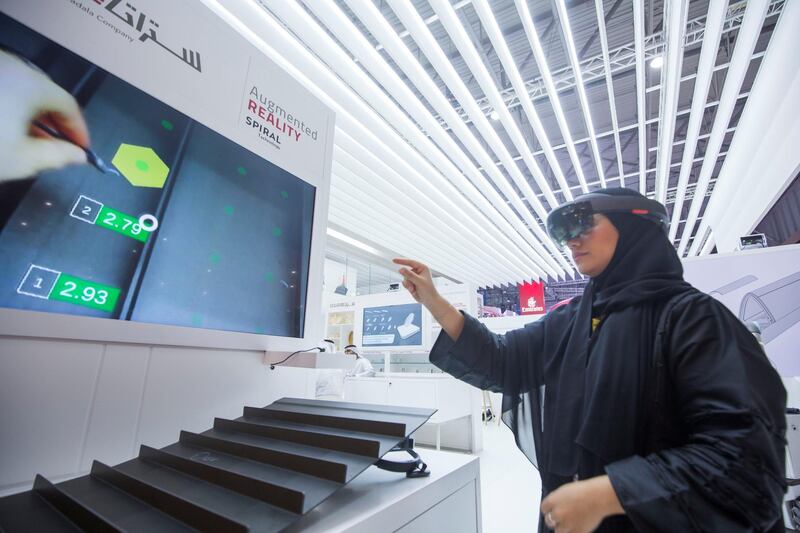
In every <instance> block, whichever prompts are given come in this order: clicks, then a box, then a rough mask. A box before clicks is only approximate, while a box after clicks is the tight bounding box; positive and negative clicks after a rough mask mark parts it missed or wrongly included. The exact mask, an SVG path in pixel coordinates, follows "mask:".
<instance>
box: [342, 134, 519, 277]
mask: <svg viewBox="0 0 800 533" xmlns="http://www.w3.org/2000/svg"><path fill="white" fill-rule="evenodd" d="M340 135H344V134H343V133H340ZM334 163H336V164H338V165H340V166H341V167H344V168H346V169H348V170H349V171H350V172H351V173H352V175H353V179H352V180H350V181H358V184H359V186H360V187H362V188H364V189H367V190H371V191H372V193H373V194H376V195H378V197H380V198H381V199H382V200H383V204H384V206H385V208H387V209H392V208H393V206H395V205H397V206H398V207H400V208H401V209H406V210H407V211H406V215H407V217H406V222H405V223H404V224H401V226H399V227H405V226H407V225H408V223H409V222H408V221H417V223H419V224H420V225H421V228H422V229H427V231H422V232H420V237H421V238H423V239H425V238H427V236H428V234H429V232H435V234H436V235H437V236H438V239H439V242H441V243H442V248H443V249H444V250H447V252H448V253H450V254H454V255H455V256H456V257H458V256H459V255H463V254H465V253H466V251H467V250H470V251H469V253H468V254H467V255H466V257H462V259H463V260H466V261H467V263H468V264H469V265H470V267H471V268H476V269H478V270H479V271H480V270H481V269H483V268H485V269H486V272H485V274H488V273H489V271H490V269H491V270H492V271H494V272H496V273H497V274H500V275H502V276H505V277H506V278H507V279H515V278H517V277H520V276H522V277H524V276H525V272H524V270H521V269H514V268H507V267H508V266H509V265H508V264H503V263H501V262H500V261H498V260H497V259H496V258H494V257H492V256H491V254H490V255H489V257H486V258H479V257H478V256H476V255H475V254H473V253H472V251H471V246H470V244H469V241H468V240H466V239H464V235H463V230H462V228H461V225H460V221H459V220H458V219H457V218H456V217H455V216H454V215H453V214H450V213H448V214H447V215H439V216H437V215H436V214H435V213H436V211H437V206H436V205H435V203H434V202H433V201H432V200H431V199H430V198H429V197H428V196H427V195H425V194H422V193H421V192H420V191H418V190H416V189H414V188H413V187H408V186H407V185H406V184H405V183H404V180H403V179H402V178H401V177H400V176H399V175H396V174H387V173H385V172H381V171H380V170H379V169H378V170H373V169H372V168H370V166H369V165H370V163H371V162H370V161H369V160H364V159H362V158H360V157H358V156H357V155H353V154H350V153H349V152H347V151H346V150H345V149H344V148H342V147H341V146H340V145H337V146H335V147H334ZM340 175H342V176H343V177H345V176H346V175H347V174H346V173H344V172H340ZM394 178H397V179H394ZM378 190H380V191H381V192H380V193H379V192H378ZM374 201H377V198H376V199H375V200H373V202H374ZM442 222H445V223H444V224H443V223H442ZM451 244H452V247H451ZM459 250H461V251H460V252H459ZM478 264H480V265H481V266H478Z"/></svg>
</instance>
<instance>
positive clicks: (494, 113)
mask: <svg viewBox="0 0 800 533" xmlns="http://www.w3.org/2000/svg"><path fill="white" fill-rule="evenodd" d="M489 118H490V119H492V120H500V115H499V114H497V111H492V112H491V113H489Z"/></svg>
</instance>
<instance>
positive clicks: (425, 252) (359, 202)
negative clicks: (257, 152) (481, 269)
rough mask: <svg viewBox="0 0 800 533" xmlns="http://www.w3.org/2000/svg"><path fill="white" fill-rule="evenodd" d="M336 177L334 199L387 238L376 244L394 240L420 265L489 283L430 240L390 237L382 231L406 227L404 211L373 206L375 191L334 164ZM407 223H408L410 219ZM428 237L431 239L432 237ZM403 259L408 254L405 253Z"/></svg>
mask: <svg viewBox="0 0 800 533" xmlns="http://www.w3.org/2000/svg"><path fill="white" fill-rule="evenodd" d="M332 176H333V178H332V181H331V186H332V187H331V191H332V192H331V197H332V198H339V200H341V204H340V207H343V208H344V209H346V210H347V211H348V212H357V213H359V215H363V216H366V217H367V218H368V220H369V221H370V227H371V228H373V229H377V230H378V234H379V235H381V236H383V238H382V240H379V241H376V242H380V243H381V244H382V245H384V246H387V245H391V244H392V240H394V242H395V243H403V246H404V247H405V248H404V249H398V250H397V251H398V252H406V251H407V250H415V254H414V256H415V257H418V258H419V260H420V261H422V262H424V263H426V264H427V263H431V264H432V265H437V266H435V267H434V266H432V268H436V269H437V270H439V271H441V272H445V273H447V272H463V273H464V274H465V275H467V276H469V277H470V278H471V279H472V280H473V281H478V280H479V281H480V283H481V284H482V285H483V284H486V283H487V282H488V281H489V279H488V277H487V276H486V275H485V274H483V275H480V274H476V272H477V271H476V269H475V268H474V267H470V266H467V265H465V264H464V261H463V259H462V258H459V257H458V256H455V255H452V254H450V253H448V252H447V251H445V249H444V248H442V247H441V246H437V245H436V244H435V243H432V241H430V240H428V239H426V238H422V236H421V235H409V234H404V233H403V232H397V231H393V232H391V233H387V231H385V230H381V227H383V228H396V227H398V225H399V226H402V225H403V222H404V217H402V216H401V215H400V212H402V210H401V209H398V210H397V211H393V210H391V209H384V208H382V207H381V206H378V205H375V204H371V200H370V199H371V198H373V199H374V196H373V195H374V194H375V191H370V192H369V193H368V192H367V191H366V190H365V189H364V188H363V187H361V186H359V184H357V183H356V182H355V181H354V180H353V178H354V177H355V175H354V173H352V172H350V171H348V170H347V169H346V168H344V167H342V166H341V165H336V164H334V168H333V170H332ZM333 209H335V208H334V207H333V205H332V206H331V210H333ZM405 220H408V219H407V218H406V219H405ZM428 236H430V233H429V234H428ZM390 248H392V249H394V248H395V247H394V246H390ZM402 255H407V254H406V253H403V254H402Z"/></svg>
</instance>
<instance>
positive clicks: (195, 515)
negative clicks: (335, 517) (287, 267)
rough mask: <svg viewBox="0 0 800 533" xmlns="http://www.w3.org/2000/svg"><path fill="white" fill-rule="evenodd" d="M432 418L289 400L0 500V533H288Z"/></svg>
mask: <svg viewBox="0 0 800 533" xmlns="http://www.w3.org/2000/svg"><path fill="white" fill-rule="evenodd" d="M434 412H435V411H434V410H432V409H416V408H405V407H391V406H376V405H366V404H355V403H348V402H330V401H321V400H302V399H291V398H284V399H282V400H278V401H277V402H275V403H273V404H271V405H268V406H266V407H245V408H244V411H243V416H241V417H239V418H237V419H236V420H226V419H221V418H217V419H215V420H214V427H213V428H212V429H209V430H207V431H204V432H202V433H192V432H188V431H182V432H181V433H180V439H179V441H178V442H176V443H174V444H171V445H169V446H166V447H164V448H161V449H155V448H151V447H149V446H142V447H141V449H140V451H139V457H137V458H135V459H132V460H130V461H126V462H124V463H122V464H119V465H116V466H113V467H112V466H107V465H104V464H102V463H100V462H98V461H95V462H94V464H93V465H92V471H91V473H90V474H89V475H87V476H83V477H80V478H76V479H72V480H69V481H65V482H62V483H58V484H52V483H50V482H49V481H48V480H46V479H45V478H44V477H42V476H37V478H36V481H35V482H34V486H33V489H32V490H30V491H27V492H23V493H20V494H14V495H12V496H7V497H5V498H0V531H4V532H8V533H13V532H17V531H26V532H27V531H37V532H38V531H41V532H44V533H48V532H61V531H191V530H200V531H234V532H235V531H263V532H275V531H281V530H283V529H285V528H286V527H288V526H289V525H291V524H292V523H294V522H295V521H296V520H297V519H299V518H300V517H301V516H302V515H303V514H305V513H307V512H308V511H310V510H311V509H313V508H314V507H315V506H317V505H318V504H320V503H321V502H322V501H323V500H325V499H326V498H328V497H330V496H331V495H332V494H333V493H334V492H336V491H337V490H339V489H340V488H341V487H343V486H344V485H345V484H346V483H348V482H350V481H351V480H352V479H353V478H354V477H356V476H357V475H358V474H360V473H361V472H363V471H364V470H365V469H367V468H368V467H369V466H371V465H372V464H374V463H375V462H376V461H377V460H378V459H380V458H381V457H383V455H384V454H386V453H387V452H389V451H390V450H391V449H392V448H393V447H395V446H397V445H398V444H399V443H401V442H403V441H405V440H406V438H407V437H408V436H409V435H410V434H411V433H413V432H414V431H416V430H417V429H418V428H419V427H420V426H421V425H422V424H424V423H425V422H426V421H427V420H428V419H429V418H430V417H431V416H432V415H433V414H434Z"/></svg>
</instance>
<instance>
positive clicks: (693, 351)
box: [395, 189, 786, 533]
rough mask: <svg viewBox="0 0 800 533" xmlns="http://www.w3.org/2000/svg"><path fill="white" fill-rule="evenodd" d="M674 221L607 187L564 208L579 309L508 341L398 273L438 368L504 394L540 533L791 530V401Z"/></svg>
mask: <svg viewBox="0 0 800 533" xmlns="http://www.w3.org/2000/svg"><path fill="white" fill-rule="evenodd" d="M668 223H669V218H668V215H667V210H666V208H665V207H664V206H663V205H661V204H659V203H658V202H655V201H653V200H649V199H647V198H645V197H644V196H642V195H640V194H639V193H637V192H635V191H633V190H630V189H604V190H600V191H596V192H593V193H589V194H586V195H583V196H581V197H578V198H576V199H575V200H574V201H572V202H568V203H566V204H564V205H562V206H559V207H558V208H557V209H555V210H554V211H553V212H552V213H550V216H549V217H548V220H547V229H548V232H549V234H550V236H551V237H552V238H553V240H554V241H555V242H556V243H558V244H560V245H562V246H564V245H566V246H567V247H568V249H569V251H570V252H571V254H572V257H573V260H574V262H575V265H576V267H577V269H578V271H580V273H581V274H583V275H585V276H588V277H589V278H590V281H589V283H588V284H587V286H586V288H585V290H584V292H583V295H582V296H581V297H578V298H574V299H573V300H571V301H570V302H569V303H568V304H566V305H563V306H561V307H559V308H558V309H555V310H553V311H551V312H550V313H548V314H547V315H546V316H545V317H544V318H542V319H541V320H539V321H536V322H533V323H531V324H528V325H527V326H525V327H524V328H522V329H518V330H514V331H510V332H508V333H507V334H505V335H497V334H494V333H492V332H491V331H489V330H488V329H487V328H486V327H485V326H484V325H483V324H481V323H480V322H479V321H478V320H477V319H475V318H473V317H471V316H469V315H467V314H463V313H461V312H459V311H458V310H456V309H455V307H453V306H452V305H451V304H450V303H449V302H447V301H446V300H445V299H444V298H443V297H442V296H441V295H440V294H439V293H438V292H437V290H436V287H435V286H434V284H433V281H432V278H431V273H430V270H429V269H428V267H427V266H425V265H424V264H422V263H419V262H417V261H413V260H409V259H396V260H395V262H396V263H397V264H400V265H402V267H403V268H401V269H400V273H401V274H402V276H403V278H404V281H403V285H404V286H405V287H406V289H408V291H409V292H410V293H411V294H412V295H413V297H414V298H415V299H416V300H417V301H418V302H420V303H422V304H423V305H425V306H426V307H427V308H428V310H429V311H430V312H431V314H432V315H433V317H434V318H435V319H436V320H437V321H438V322H439V323H440V324H441V326H442V330H443V331H442V333H441V334H440V335H439V337H438V339H437V341H436V343H435V345H434V346H433V349H432V350H431V354H430V360H431V362H432V363H433V364H435V365H436V366H438V367H439V368H441V369H442V370H444V371H445V372H448V373H450V374H452V375H453V376H455V377H456V378H459V379H461V380H463V381H466V382H467V383H469V384H471V385H474V386H476V387H478V388H479V389H482V390H490V391H494V392H502V393H503V409H502V412H503V414H502V418H503V420H504V421H505V422H506V424H507V425H508V426H509V428H510V429H511V430H512V432H513V433H514V436H515V439H516V442H517V446H518V447H519V448H520V449H521V450H522V451H523V452H524V453H525V454H526V456H527V457H528V458H529V459H530V461H531V462H532V463H533V464H534V465H535V466H536V467H537V468H538V469H539V473H540V475H541V479H542V503H541V509H540V510H541V513H542V514H541V515H540V524H539V531H540V532H544V531H550V530H555V531H556V532H558V533H561V532H570V533H583V532H589V531H594V530H596V531H598V532H603V533H605V532H630V531H660V532H676V531H719V532H723V531H724V532H734V531H741V532H744V531H749V532H766V531H768V532H783V531H784V529H783V519H782V510H781V503H782V499H783V494H784V492H785V490H786V481H785V477H784V474H785V466H784V463H785V457H786V456H785V443H786V440H785V433H786V418H785V415H784V410H785V407H786V391H785V389H784V388H783V384H782V382H781V379H780V377H779V376H778V374H777V372H775V370H774V369H773V367H772V366H771V365H770V362H769V361H768V360H767V357H766V355H765V354H764V352H763V350H762V349H761V347H760V346H759V345H758V343H757V342H756V339H755V338H754V337H753V335H751V334H750V332H749V331H748V330H747V328H745V327H744V325H743V324H742V323H741V322H740V321H739V319H738V318H737V317H736V316H734V315H733V314H732V313H731V312H730V311H729V310H728V309H727V308H726V307H725V306H724V305H723V304H721V303H720V302H718V301H717V300H715V299H714V298H712V297H711V296H708V295H706V294H704V293H702V292H700V291H699V290H697V289H695V288H694V287H692V286H691V285H689V284H688V283H686V282H685V281H684V279H683V267H682V264H681V261H680V259H679V258H678V255H677V253H676V252H675V248H674V247H673V245H672V243H671V242H670V241H669V238H668V237H667V231H666V229H667V227H668Z"/></svg>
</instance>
